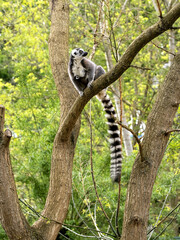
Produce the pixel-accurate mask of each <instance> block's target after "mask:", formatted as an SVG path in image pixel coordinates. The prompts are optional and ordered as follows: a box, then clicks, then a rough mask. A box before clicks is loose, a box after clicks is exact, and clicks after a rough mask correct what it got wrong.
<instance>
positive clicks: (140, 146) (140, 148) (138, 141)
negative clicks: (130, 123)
mask: <svg viewBox="0 0 180 240" xmlns="http://www.w3.org/2000/svg"><path fill="white" fill-rule="evenodd" d="M116 122H117V123H118V124H119V125H121V126H122V127H123V128H125V129H126V130H128V131H129V132H131V133H132V134H133V136H134V138H135V139H136V142H137V143H138V145H139V153H140V156H141V160H142V161H143V150H142V144H141V141H140V140H139V138H138V136H137V135H136V133H135V132H134V131H133V130H132V129H131V128H129V127H127V126H126V125H124V124H122V123H121V122H120V121H118V120H116Z"/></svg>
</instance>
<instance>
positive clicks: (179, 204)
mask: <svg viewBox="0 0 180 240" xmlns="http://www.w3.org/2000/svg"><path fill="white" fill-rule="evenodd" d="M179 206H180V203H178V204H177V205H176V206H175V208H173V210H171V211H170V212H169V213H168V214H167V215H166V216H165V217H164V218H163V219H162V220H161V221H160V222H159V223H158V224H157V225H156V226H155V227H153V228H152V229H151V230H150V231H149V232H148V233H147V235H149V234H150V233H151V232H152V231H153V230H154V229H156V228H157V227H159V225H161V224H162V223H163V222H164V221H165V220H166V219H167V218H168V217H169V216H170V215H171V214H172V213H173V212H174V211H175V210H176V209H177V208H178V207H179Z"/></svg>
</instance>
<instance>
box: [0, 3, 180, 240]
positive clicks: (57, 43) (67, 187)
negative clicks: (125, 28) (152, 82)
mask: <svg viewBox="0 0 180 240" xmlns="http://www.w3.org/2000/svg"><path fill="white" fill-rule="evenodd" d="M50 8H51V23H52V25H51V33H50V38H49V50H50V61H51V66H52V72H53V76H54V80H55V83H56V86H57V89H58V93H59V97H60V102H61V106H60V107H61V118H60V127H59V130H58V132H57V134H56V137H55V140H54V145H53V153H52V160H51V175H50V186H49V192H48V196H47V200H46V204H45V208H44V211H43V213H42V214H43V215H44V216H45V217H47V218H48V219H50V221H48V222H47V221H46V220H45V219H44V218H42V217H41V218H40V219H39V220H38V221H37V222H36V223H35V224H34V225H33V227H32V228H31V227H30V226H29V225H28V223H27V222H26V220H25V218H24V216H23V214H22V212H21V209H20V206H19V203H18V197H17V193H16V187H15V183H14V177H13V173H12V169H11V163H10V158H9V142H10V137H11V134H10V132H9V131H6V132H5V134H4V135H3V134H2V133H3V124H4V117H0V120H1V127H0V167H1V168H0V218H1V219H0V220H1V222H2V224H3V227H4V228H5V231H6V232H7V235H8V237H9V238H10V239H12V240H16V239H25V240H29V239H31V240H39V239H44V240H46V239H47V240H54V239H56V237H57V234H58V232H59V230H60V227H61V225H62V224H61V223H63V221H64V219H65V217H66V214H67V209H68V206H69V200H70V196H71V185H72V183H71V181H72V163H73V156H74V149H75V145H76V140H77V136H78V133H79V127H80V121H79V116H80V113H81V111H82V110H83V108H84V106H85V105H86V103H87V102H88V101H89V100H90V99H91V98H92V97H93V96H94V95H96V94H97V93H98V92H99V91H100V90H102V89H104V88H105V87H107V86H108V85H110V84H111V83H113V82H114V81H115V80H116V79H118V78H119V77H120V75H121V74H122V73H123V72H125V71H126V70H127V69H128V67H129V66H130V64H131V62H132V61H133V59H134V57H135V56H136V55H137V53H138V52H139V51H140V50H141V49H142V48H143V47H144V46H145V45H146V44H147V43H148V42H149V41H151V40H152V39H153V38H155V37H157V36H159V35H160V34H161V33H163V32H164V31H166V30H167V29H169V28H170V27H171V26H172V24H173V23H174V22H175V21H176V20H177V18H178V17H179V16H180V4H177V5H176V6H175V7H174V8H173V9H172V10H171V11H170V12H169V13H168V14H167V15H166V16H165V17H164V18H163V19H162V20H160V21H159V22H158V23H156V24H155V25H153V26H152V27H150V28H148V29H147V30H146V31H145V32H143V33H142V34H141V35H140V36H139V37H138V38H137V39H136V40H135V41H134V42H133V43H132V44H131V45H130V46H129V48H128V49H127V51H126V52H125V53H124V55H123V56H122V57H121V59H120V61H119V63H118V64H117V65H116V66H115V67H114V68H113V69H112V70H110V72H108V73H106V74H105V75H103V76H101V77H100V78H99V79H97V80H96V81H95V82H94V83H93V89H86V91H85V95H84V96H83V97H78V98H76V97H77V93H76V91H75V90H74V88H73V87H72V84H71V82H70V80H69V78H68V74H67V65H68V58H69V57H68V34H69V32H68V24H69V5H68V1H65V0H52V1H50ZM176 65H177V58H176V64H175V66H176ZM173 66H174V65H173ZM177 72H178V71H177ZM178 73H179V72H178ZM173 74H174V77H175V73H174V72H173ZM174 81H175V79H172V85H173V83H174ZM166 85H167V84H166ZM166 85H165V87H164V90H163V91H164V92H165V88H167V89H166V91H167V92H168V93H169V95H168V94H166V95H165V96H167V99H164V96H163V95H162V94H161V96H162V99H159V101H160V102H161V103H163V104H167V106H166V107H167V108H168V109H169V112H171V111H170V110H172V109H174V111H175V110H176V109H177V103H178V102H176V99H175V97H176V98H177V96H176V94H177V89H178V86H179V85H177V86H175V88H174V89H173V88H172V85H171V84H169V85H167V86H166ZM173 86H174V85H173ZM169 88H170V89H169ZM170 91H172V92H173V91H174V92H173V93H174V94H175V96H174V98H173V97H172V98H171V94H170ZM161 92H162V91H161ZM75 99H76V100H75ZM163 100H164V101H165V100H167V102H166V101H165V102H162V101H163ZM168 100H169V101H168ZM163 104H162V105H159V108H158V104H156V105H157V106H155V108H154V109H155V110H153V112H152V115H151V116H150V117H149V120H148V122H149V121H152V123H151V124H152V125H153V126H152V129H151V132H150V129H149V128H150V124H149V125H148V126H149V128H147V133H146V135H145V136H146V137H145V139H144V145H143V149H144V156H145V158H144V159H143V161H140V159H139V158H137V160H136V163H135V165H134V168H133V173H132V177H131V183H130V185H129V190H128V196H127V203H126V211H125V218H124V228H123V229H124V230H123V234H124V235H123V236H124V239H128V240H130V239H131V238H128V237H126V236H127V231H125V229H126V227H129V229H130V233H131V232H132V233H133V232H136V231H135V230H137V231H142V232H143V233H142V234H143V237H144V234H145V231H146V225H147V223H146V220H147V217H148V213H147V209H144V206H147V208H149V205H148V204H149V201H150V193H149V191H150V192H151V191H152V183H151V182H153V181H154V178H155V175H156V167H157V166H158V165H159V159H161V158H162V155H163V150H162V149H161V148H163V149H164V147H165V145H166V143H167V140H168V136H165V135H163V133H162V130H164V131H165V130H167V129H168V127H170V126H171V125H172V117H173V114H174V111H173V113H172V112H171V113H172V115H171V116H170V117H169V118H168V117H167V118H168V119H166V122H164V121H165V118H164V116H165V115H163V111H165V110H166V108H165V107H164V106H165V105H163ZM173 104H174V105H173ZM172 105H173V107H172ZM164 108H165V109H164ZM171 108H172V109H171ZM1 111H3V110H1ZM154 111H160V112H161V113H162V116H163V119H162V122H161V121H160V119H156V118H153V116H154V117H155V116H156V114H157V115H158V112H156V114H155V112H154ZM165 112H167V111H165ZM1 116H4V115H3V114H1ZM155 120H157V123H156V122H155ZM162 123H163V124H164V125H162ZM156 124H157V125H158V126H159V127H160V128H161V129H160V130H159V131H156V130H157V129H156V126H155V125H156ZM161 125H162V126H161ZM164 126H166V129H164V128H163V127H164ZM152 131H153V132H152ZM158 134H159V135H158ZM151 135H152V136H154V138H152V136H151ZM155 137H156V138H157V141H156V142H155V143H154V142H153V139H155ZM158 137H159V138H160V139H161V141H162V143H160V144H161V145H160V147H158V146H157V143H159V142H160V140H159V138H158ZM148 139H149V141H150V143H151V144H152V145H150V144H148ZM159 149H160V150H161V151H160V150H159ZM158 150H159V151H158ZM148 151H149V153H148ZM156 151H157V152H156ZM155 153H156V154H155ZM155 156H156V157H157V158H158V159H157V161H156V162H155V161H154V159H155ZM154 169H155V171H153V170H154ZM136 172H137V173H136ZM149 172H150V173H151V174H152V176H151V175H150V173H149ZM136 175H137V176H139V177H138V179H139V180H141V181H143V180H144V181H145V182H148V180H149V181H150V183H151V184H149V189H148V188H146V189H142V187H141V186H139V185H137V184H139V182H138V181H137V182H136V181H135V176H136ZM149 176H151V177H150V179H148V178H149ZM141 181H140V183H141ZM133 184H134V186H135V189H134V188H133ZM131 189H132V192H131ZM143 190H144V191H143ZM136 192H137V196H140V194H142V196H144V194H145V197H144V198H143V199H141V200H142V204H143V209H141V210H140V209H139V207H138V206H136V205H137V202H138V201H137V200H139V199H138V197H137V198H134V195H133V194H135V193H136ZM132 193H133V194H132ZM146 197H147V199H146ZM130 198H131V199H130ZM129 199H130V200H129ZM135 199H136V201H135ZM134 201H135V202H134ZM132 203H134V205H133V204H132ZM139 203H140V201H139V202H138V204H139ZM135 206H136V207H137V211H134V212H133V214H132V212H131V211H132V207H133V209H134V207H135ZM139 206H140V204H139ZM128 207H129V209H128ZM130 210H131V211H130ZM143 211H145V213H147V216H145V217H144V216H143ZM58 222H59V223H58ZM134 223H135V225H134ZM139 225H141V226H142V229H141V230H140V228H139ZM132 226H133V227H132ZM37 233H39V235H38V234H37ZM128 234H129V233H128ZM128 236H129V235H128ZM132 236H135V235H133V234H132ZM125 237H126V238H125ZM133 238H134V237H133ZM134 239H135V238H134ZM137 239H138V240H139V239H145V238H137Z"/></svg>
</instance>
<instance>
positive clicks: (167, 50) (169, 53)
mask: <svg viewBox="0 0 180 240" xmlns="http://www.w3.org/2000/svg"><path fill="white" fill-rule="evenodd" d="M151 42H152V44H153V45H154V46H156V47H157V48H159V49H161V50H163V51H165V52H167V53H168V54H172V55H173V56H176V54H174V53H172V52H170V51H168V50H166V49H165V48H162V47H159V46H158V45H157V44H156V43H154V42H153V41H151Z"/></svg>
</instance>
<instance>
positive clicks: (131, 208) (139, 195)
mask: <svg viewBox="0 0 180 240" xmlns="http://www.w3.org/2000/svg"><path fill="white" fill-rule="evenodd" d="M179 103H180V54H178V55H177V56H176V57H175V58H174V62H173V65H172V67H171V69H170V71H169V74H168V75H167V77H166V79H165V81H164V83H163V85H162V87H161V89H160V91H159V93H158V96H157V99H156V102H155V104H154V106H153V109H152V111H151V113H150V114H149V117H148V120H147V125H146V130H145V135H144V139H143V142H142V150H143V159H141V157H140V156H139V155H138V156H137V158H136V160H135V163H134V166H133V169H132V173H131V177H130V181H129V186H128V190H127V198H126V206H125V212H124V221H123V233H122V238H121V239H122V240H131V239H132V240H134V239H138V240H145V239H146V238H147V232H146V231H147V223H148V217H149V206H150V199H151V194H152V188H153V185H154V181H155V178H156V175H157V171H158V167H159V165H160V163H161V160H162V158H163V155H164V152H165V149H166V145H167V142H168V139H169V134H167V135H166V131H167V130H169V129H171V127H172V124H173V119H174V116H175V113H176V111H177V109H178V106H179Z"/></svg>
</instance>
